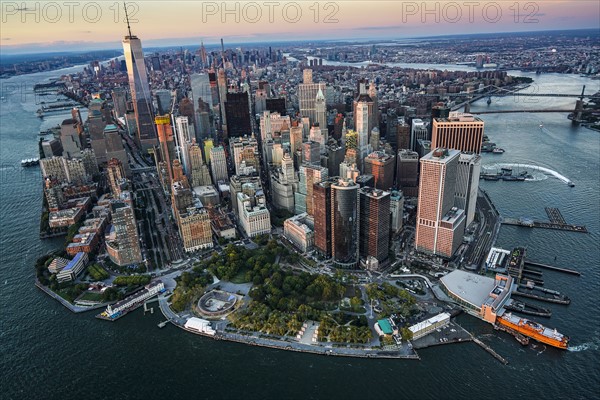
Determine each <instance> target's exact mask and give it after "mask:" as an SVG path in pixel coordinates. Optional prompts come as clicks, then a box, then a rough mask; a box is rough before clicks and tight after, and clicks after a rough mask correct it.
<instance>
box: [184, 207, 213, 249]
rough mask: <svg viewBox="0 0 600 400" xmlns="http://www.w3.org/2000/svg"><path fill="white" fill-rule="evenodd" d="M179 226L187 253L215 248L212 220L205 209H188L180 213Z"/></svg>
mask: <svg viewBox="0 0 600 400" xmlns="http://www.w3.org/2000/svg"><path fill="white" fill-rule="evenodd" d="M178 225H179V232H180V233H181V239H182V241H183V248H184V250H185V251H187V252H191V251H196V250H199V249H208V248H211V247H213V241H212V229H211V226H210V218H209V215H208V211H206V209H205V208H200V207H196V206H192V207H188V208H187V209H186V210H185V211H183V212H181V213H179V218H178Z"/></svg>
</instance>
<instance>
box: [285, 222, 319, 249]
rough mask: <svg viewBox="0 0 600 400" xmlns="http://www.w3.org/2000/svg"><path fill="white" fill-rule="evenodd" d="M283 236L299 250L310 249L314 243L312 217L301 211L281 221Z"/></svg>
mask: <svg viewBox="0 0 600 400" xmlns="http://www.w3.org/2000/svg"><path fill="white" fill-rule="evenodd" d="M283 236H285V238H286V239H287V240H289V241H290V242H292V243H293V244H294V246H295V247H296V248H297V249H298V250H300V251H301V252H303V253H306V252H307V251H310V250H311V249H312V247H313V245H314V243H315V235H314V221H313V219H312V217H311V216H309V215H308V214H307V213H302V214H299V215H295V216H293V217H292V218H288V219H286V220H285V222H284V223H283Z"/></svg>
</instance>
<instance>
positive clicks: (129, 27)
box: [123, 2, 133, 37]
mask: <svg viewBox="0 0 600 400" xmlns="http://www.w3.org/2000/svg"><path fill="white" fill-rule="evenodd" d="M123 8H124V9H125V19H126V20H127V30H128V31H129V37H132V36H133V35H132V34H131V26H130V25H129V15H127V3H125V2H123Z"/></svg>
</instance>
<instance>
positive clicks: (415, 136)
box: [410, 118, 435, 150]
mask: <svg viewBox="0 0 600 400" xmlns="http://www.w3.org/2000/svg"><path fill="white" fill-rule="evenodd" d="M418 140H429V132H428V130H427V124H426V123H425V122H424V121H423V120H422V119H418V118H415V119H413V120H412V122H411V130H410V148H411V150H416V149H417V141H418ZM432 148H435V147H433V146H432Z"/></svg>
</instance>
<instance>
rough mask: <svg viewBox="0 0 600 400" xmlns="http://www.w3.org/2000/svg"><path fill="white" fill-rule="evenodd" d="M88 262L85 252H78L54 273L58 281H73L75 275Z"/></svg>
mask: <svg viewBox="0 0 600 400" xmlns="http://www.w3.org/2000/svg"><path fill="white" fill-rule="evenodd" d="M87 262H88V255H87V253H83V252H79V253H77V254H76V255H75V257H74V258H73V259H72V260H71V261H70V262H69V263H68V264H67V265H66V267H64V268H63V269H61V270H60V272H58V273H57V274H56V280H57V281H58V282H69V281H74V280H75V278H77V275H79V274H80V273H81V271H83V269H84V268H85V266H86V265H87Z"/></svg>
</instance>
